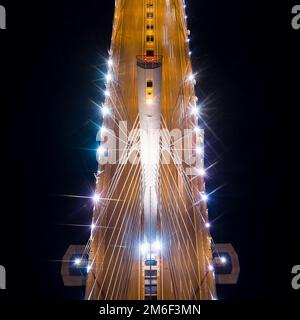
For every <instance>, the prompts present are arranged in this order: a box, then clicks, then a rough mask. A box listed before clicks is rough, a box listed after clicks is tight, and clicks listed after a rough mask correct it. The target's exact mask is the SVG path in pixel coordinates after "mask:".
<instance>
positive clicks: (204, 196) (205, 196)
mask: <svg viewBox="0 0 300 320" xmlns="http://www.w3.org/2000/svg"><path fill="white" fill-rule="evenodd" d="M201 200H202V201H204V202H206V201H207V200H208V195H207V194H206V193H202V194H201Z"/></svg>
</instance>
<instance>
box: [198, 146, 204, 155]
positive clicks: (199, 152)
mask: <svg viewBox="0 0 300 320" xmlns="http://www.w3.org/2000/svg"><path fill="white" fill-rule="evenodd" d="M196 152H197V153H198V154H203V153H204V148H203V147H197V148H196Z"/></svg>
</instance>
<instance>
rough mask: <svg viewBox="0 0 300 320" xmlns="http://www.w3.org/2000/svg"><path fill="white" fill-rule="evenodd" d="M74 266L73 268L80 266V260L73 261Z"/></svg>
mask: <svg viewBox="0 0 300 320" xmlns="http://www.w3.org/2000/svg"><path fill="white" fill-rule="evenodd" d="M74 264H75V266H79V265H80V264H81V259H80V258H76V259H75V260H74Z"/></svg>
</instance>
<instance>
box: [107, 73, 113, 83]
mask: <svg viewBox="0 0 300 320" xmlns="http://www.w3.org/2000/svg"><path fill="white" fill-rule="evenodd" d="M111 80H112V74H111V73H108V74H107V75H106V81H107V82H110V81H111Z"/></svg>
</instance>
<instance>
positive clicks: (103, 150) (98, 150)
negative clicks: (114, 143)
mask: <svg viewBox="0 0 300 320" xmlns="http://www.w3.org/2000/svg"><path fill="white" fill-rule="evenodd" d="M105 152H106V149H105V148H104V147H103V146H100V147H99V148H98V149H97V153H98V155H99V156H103V155H104V154H105Z"/></svg>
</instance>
